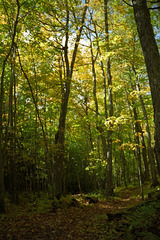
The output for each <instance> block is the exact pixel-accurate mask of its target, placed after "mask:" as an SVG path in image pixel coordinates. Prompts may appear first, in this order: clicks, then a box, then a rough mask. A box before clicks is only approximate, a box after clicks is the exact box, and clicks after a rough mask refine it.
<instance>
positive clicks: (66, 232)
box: [0, 187, 160, 240]
mask: <svg viewBox="0 0 160 240" xmlns="http://www.w3.org/2000/svg"><path fill="white" fill-rule="evenodd" d="M72 197H74V198H75V199H77V201H79V202H80V205H77V206H69V207H67V205H65V204H64V207H62V208H58V209H57V210H56V211H53V210H52V205H49V204H48V202H45V200H44V201H43V207H42V205H41V207H39V209H38V206H39V203H37V200H35V199H34V201H31V203H30V204H28V203H26V202H24V203H23V204H21V205H18V206H15V205H11V204H9V203H8V205H7V213H6V214H4V215H1V216H0V240H27V239H28V240H39V239H42V240H85V239H88V240H96V239H97V240H118V239H124V240H134V239H137V240H138V239H144V240H145V239H146V240H154V239H155V240H158V239H160V217H159V214H157V213H158V211H159V212H160V203H159V204H158V205H157V201H156V202H155V203H154V204H153V201H152V203H151V202H150V203H149V204H150V206H149V208H146V209H145V207H146V204H144V205H142V208H143V211H144V212H145V213H143V214H142V213H141V212H142V211H141V210H138V212H137V213H136V214H135V212H136V210H135V209H136V207H135V206H137V205H140V204H141V203H142V201H141V197H140V190H139V188H136V187H135V188H133V187H132V188H126V189H123V190H121V192H120V195H119V197H114V198H109V199H107V200H99V201H98V202H97V203H95V204H89V203H88V201H87V200H86V199H85V198H84V197H82V196H81V195H74V196H72ZM44 206H45V207H44ZM42 208H43V210H42ZM134 208H135V209H134ZM133 209H134V210H133ZM148 209H149V210H148ZM148 211H149V212H148ZM139 212H140V214H139ZM136 215H138V218H137V216H136ZM139 215H141V217H139ZM151 217H152V219H151ZM149 219H150V220H149ZM137 229H138V230H137Z"/></svg>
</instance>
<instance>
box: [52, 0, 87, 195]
mask: <svg viewBox="0 0 160 240" xmlns="http://www.w3.org/2000/svg"><path fill="white" fill-rule="evenodd" d="M87 3H88V1H86V2H85V6H84V8H83V11H82V16H81V22H80V28H77V35H76V39H75V45H74V49H73V54H72V59H71V63H70V62H69V55H68V44H69V21H70V10H69V4H68V0H66V1H65V8H66V9H65V11H66V25H65V45H64V60H65V71H66V75H65V80H64V86H63V88H64V89H63V95H62V102H61V111H60V116H59V125H58V131H57V133H56V135H55V144H56V146H57V147H56V153H55V158H54V169H55V170H54V174H55V195H56V196H60V195H61V194H62V193H63V192H64V183H63V176H64V156H65V125H66V116H67V108H68V101H69V95H70V88H71V80H72V76H73V70H74V64H75V60H76V55H77V50H78V45H79V42H80V39H81V34H82V30H83V27H84V21H85V16H86V11H87V8H88V5H87Z"/></svg>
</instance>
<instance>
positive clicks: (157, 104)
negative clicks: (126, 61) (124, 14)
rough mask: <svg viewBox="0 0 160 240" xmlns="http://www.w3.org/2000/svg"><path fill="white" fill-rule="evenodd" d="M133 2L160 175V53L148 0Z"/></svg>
mask: <svg viewBox="0 0 160 240" xmlns="http://www.w3.org/2000/svg"><path fill="white" fill-rule="evenodd" d="M132 2H133V9H134V18H135V21H136V25H137V29H138V34H139V38H140V42H141V46H142V50H143V55H144V59H145V63H146V68H147V73H148V77H149V84H150V88H151V95H152V101H153V108H154V123H155V135H154V138H155V155H156V161H157V168H158V173H159V175H160V101H159V96H160V54H159V51H158V46H157V43H156V40H155V36H154V32H153V26H152V24H151V18H150V13H149V9H148V7H147V2H146V0H132Z"/></svg>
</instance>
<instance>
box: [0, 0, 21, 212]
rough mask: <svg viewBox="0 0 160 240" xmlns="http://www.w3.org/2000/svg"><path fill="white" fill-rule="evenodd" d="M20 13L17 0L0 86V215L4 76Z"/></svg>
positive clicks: (2, 209)
mask: <svg viewBox="0 0 160 240" xmlns="http://www.w3.org/2000/svg"><path fill="white" fill-rule="evenodd" d="M19 11H20V4H19V0H17V13H16V19H15V21H14V28H13V34H12V39H11V46H10V48H9V51H8V53H7V55H6V57H5V59H4V61H3V65H2V74H1V85H0V87H1V88H0V213H4V212H5V203H4V155H3V150H4V149H3V118H2V115H3V101H4V75H5V68H6V63H7V60H8V58H9V56H10V54H11V51H12V48H13V45H14V40H15V36H16V31H17V24H18V18H19Z"/></svg>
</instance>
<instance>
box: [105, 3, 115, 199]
mask: <svg viewBox="0 0 160 240" xmlns="http://www.w3.org/2000/svg"><path fill="white" fill-rule="evenodd" d="M104 17H105V34H106V50H107V52H109V51H110V48H109V28H108V0H104ZM107 78H108V97H109V117H112V116H113V97H112V75H111V62H110V58H108V59H107ZM112 182H113V180H112V130H108V144H107V167H106V196H111V195H112V194H113V183H112Z"/></svg>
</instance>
